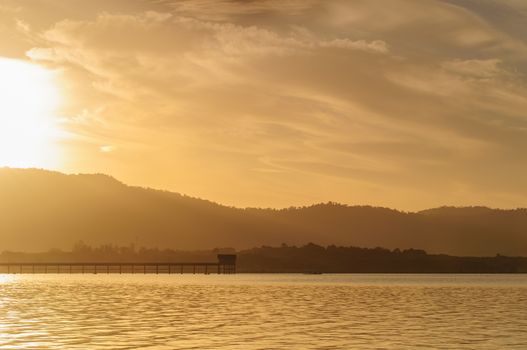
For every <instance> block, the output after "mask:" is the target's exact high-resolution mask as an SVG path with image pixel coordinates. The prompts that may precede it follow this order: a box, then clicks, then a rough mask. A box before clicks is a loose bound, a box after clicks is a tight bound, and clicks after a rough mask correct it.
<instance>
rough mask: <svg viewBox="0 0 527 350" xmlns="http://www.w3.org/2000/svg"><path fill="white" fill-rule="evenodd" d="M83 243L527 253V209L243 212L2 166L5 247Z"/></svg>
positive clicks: (97, 180)
mask: <svg viewBox="0 0 527 350" xmlns="http://www.w3.org/2000/svg"><path fill="white" fill-rule="evenodd" d="M79 240H83V241H85V242H87V243H89V244H118V245H126V244H135V245H138V246H139V245H142V246H148V247H153V246H157V247H159V248H174V249H209V248H214V247H233V248H237V249H243V248H249V247H253V246H261V245H280V244H282V243H286V244H299V245H302V244H305V243H307V242H315V243H317V244H322V245H330V244H335V245H347V246H349V245H354V246H361V247H376V246H381V247H385V248H389V249H394V248H401V249H405V248H416V249H424V250H426V251H427V252H431V253H447V254H452V255H479V256H484V255H485V256H487V255H495V254H498V253H499V254H502V255H511V256H519V255H522V256H527V209H516V210H499V209H489V208H485V207H466V208H452V207H444V208H436V209H429V210H424V211H421V212H416V213H405V212H399V211H397V210H392V209H386V208H377V207H369V206H346V205H340V204H335V203H327V204H316V205H313V206H310V207H302V208H289V209H282V210H275V209H239V208H232V207H226V206H222V205H219V204H216V203H212V202H209V201H206V200H202V199H196V198H191V197H187V196H183V195H180V194H177V193H171V192H166V191H159V190H152V189H145V188H139V187H131V186H127V185H125V184H123V183H121V182H119V181H117V180H115V179H113V178H112V177H109V176H106V175H65V174H61V173H57V172H50V171H45V170H36V169H9V168H3V169H0V250H20V251H39V250H47V249H50V248H61V249H69V248H71V247H72V246H73V244H74V243H75V242H77V241H79Z"/></svg>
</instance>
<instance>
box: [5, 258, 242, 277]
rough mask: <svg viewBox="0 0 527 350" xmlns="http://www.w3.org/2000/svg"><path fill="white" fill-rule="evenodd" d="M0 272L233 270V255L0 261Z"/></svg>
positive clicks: (176, 272)
mask: <svg viewBox="0 0 527 350" xmlns="http://www.w3.org/2000/svg"><path fill="white" fill-rule="evenodd" d="M0 273H10V274H15V273H24V274H28V273H29V274H37V273H80V274H84V273H86V274H88V273H91V274H98V273H105V274H110V273H116V274H123V273H130V274H184V273H192V274H197V273H203V274H206V275H208V274H211V273H217V274H234V273H236V255H231V254H219V255H218V261H217V262H0Z"/></svg>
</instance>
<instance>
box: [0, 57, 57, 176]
mask: <svg viewBox="0 0 527 350" xmlns="http://www.w3.org/2000/svg"><path fill="white" fill-rule="evenodd" d="M59 102H60V94H59V91H58V89H57V86H56V84H55V82H54V73H53V72H52V71H49V70H46V69H44V68H42V67H40V66H37V65H33V64H30V63H27V62H24V61H20V60H13V59H5V58H0V166H9V167H42V168H50V167H55V166H56V165H57V162H58V158H59V156H58V145H57V141H58V135H59V129H58V127H57V124H56V123H57V118H56V115H55V113H56V110H57V108H58V106H59Z"/></svg>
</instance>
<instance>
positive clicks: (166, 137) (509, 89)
mask: <svg viewBox="0 0 527 350" xmlns="http://www.w3.org/2000/svg"><path fill="white" fill-rule="evenodd" d="M525 28H527V2H525V1H523V0H496V1H489V0H459V1H432V0H404V1H402V0H390V1H384V0H382V1H381V0H378V1H377V0H343V1H336V0H335V1H330V0H323V1H314V0H313V1H306V0H302V1H295V0H280V1H278V0H261V1H229V0H215V1H211V0H193V1H184V0H179V1H176V0H173V1H172V0H155V1H147V0H142V1H139V0H137V1H135V0H90V1H85V0H68V1H62V0H54V1H51V0H31V1H30V0H0V39H1V40H0V74H1V75H2V77H0V79H2V78H4V77H5V76H7V77H8V79H4V83H3V84H2V83H0V91H2V95H3V96H0V99H2V98H3V100H0V112H2V111H3V113H2V115H0V118H1V119H0V135H2V131H1V129H2V128H3V129H4V133H3V137H4V139H6V140H11V139H12V140H11V141H4V143H2V142H1V141H0V146H2V147H3V148H4V151H3V152H2V151H0V163H3V165H8V166H36V167H41V166H42V167H48V168H52V169H55V170H59V171H63V172H73V173H76V172H88V173H97V172H98V173H106V174H110V175H113V176H114V177H116V178H118V179H120V180H121V181H123V182H125V183H128V184H133V185H141V186H148V187H154V188H162V189H168V190H171V191H176V192H180V193H185V194H188V195H191V196H197V197H202V198H206V199H210V200H213V201H217V202H221V203H224V204H229V205H235V206H242V207H243V206H259V207H267V206H271V207H287V206H290V205H304V204H310V203H314V202H321V201H324V202H325V201H337V202H343V203H347V204H371V205H382V206H389V207H395V208H400V209H405V210H416V209H423V208H427V207H433V206H439V205H489V206H493V207H525V206H526V203H527V201H526V200H527V181H526V180H525V174H526V173H527V156H526V151H527V78H526V73H527V31H526V29H525ZM7 58H10V59H15V60H16V61H13V60H7V61H6V59H7ZM2 61H5V62H8V63H6V64H4V65H3V66H2ZM19 61H24V62H26V63H24V62H19ZM9 62H11V63H9ZM12 62H16V64H15V63H12ZM20 65H22V66H24V67H26V68H16V67H22V66H20ZM33 66H34V67H33ZM2 67H4V68H3V69H2ZM27 67H31V68H27ZM33 68H34V69H33ZM33 71H34V73H33ZM22 73H23V74H22ZM48 73H49V74H52V75H53V77H52V78H49V79H51V80H53V82H52V83H45V84H44V83H41V82H42V81H44V80H43V79H48V78H45V77H44V75H45V74H48ZM24 74H26V75H28V76H30V77H31V78H27V79H26V78H24V77H23V76H24ZM34 77H36V78H34ZM24 79H26V80H24ZM35 79H36V80H35ZM39 79H40V80H39ZM6 81H7V82H9V84H7V83H5V82H6ZM39 84H41V85H39ZM15 85H16V86H18V90H16V89H13V88H12V86H15ZM39 86H42V88H40V90H38V87H39ZM2 87H3V88H2ZM31 89H33V90H35V91H36V92H35V91H33V92H31V91H32V90H31ZM53 89H56V90H57V91H58V92H57V94H58V95H60V98H59V99H58V101H57V102H56V105H55V106H54V111H53V113H51V112H49V111H48V109H49V106H47V105H46V104H45V103H43V102H38V98H37V97H38V96H40V97H42V96H46V100H48V97H49V98H51V97H50V96H55V95H56V94H55V93H51V90H53ZM13 91H15V92H13ZM16 91H19V93H16ZM39 91H40V93H39ZM8 92H13V93H12V97H11V98H6V97H5V96H6V94H7V95H9V94H8ZM13 96H14V97H13ZM8 101H11V102H9V103H10V104H9V103H8ZM13 101H14V102H13ZM2 105H4V107H3V109H2ZM6 106H7V107H6ZM28 106H29V107H28ZM30 107H31V108H30ZM21 110H22V111H23V113H24V115H26V116H27V115H30V116H31V117H24V118H26V119H23V120H25V121H24V122H20V121H19V122H15V121H13V120H15V119H16V118H19V120H22V119H20V118H21V117H20V116H21V115H22V114H21V113H22V112H19V111H21ZM13 111H14V112H13ZM17 113H18V114H17ZM39 113H40V114H39ZM44 113H46V115H48V117H46V118H47V119H46V120H47V121H46V122H45V123H44V122H43V121H42V120H41V119H42V118H43V117H42V116H43V115H44ZM37 114H39V116H38V117H37V116H36V115H37ZM10 118H11V119H10ZM39 118H40V119H39ZM9 120H11V121H9ZM46 128H48V129H49V130H48V129H46ZM22 129H23V130H22ZM6 130H9V131H6ZM13 130H18V131H13ZM36 134H38V136H35V135H36ZM8 136H9V137H10V138H7V137H8ZM44 136H45V137H44ZM29 140H31V141H29ZM35 140H36V141H35ZM37 141H38V142H37ZM6 150H7V151H6ZM17 150H20V151H17ZM17 152H19V153H17ZM52 152H54V153H53V154H55V155H56V157H55V158H53V157H51V156H50V155H51V153H52ZM44 153H47V154H44ZM28 154H31V156H29V155H28ZM2 155H3V156H2ZM2 157H3V159H2ZM23 157H25V158H23ZM14 158H15V160H13V159H14ZM48 158H49V159H51V158H53V161H49V162H47V159H48ZM44 160H46V161H44Z"/></svg>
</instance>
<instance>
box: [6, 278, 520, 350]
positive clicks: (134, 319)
mask: <svg viewBox="0 0 527 350" xmlns="http://www.w3.org/2000/svg"><path fill="white" fill-rule="evenodd" d="M13 348H18V349H46V348H49V349H61V348H62V349H244V350H245V349H527V276H524V275H378V274H376V275H362V274H357V275H355V274H350V275H271V274H270V275H256V274H255V275H251V274H238V275H100V274H99V275H0V349H13Z"/></svg>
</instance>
